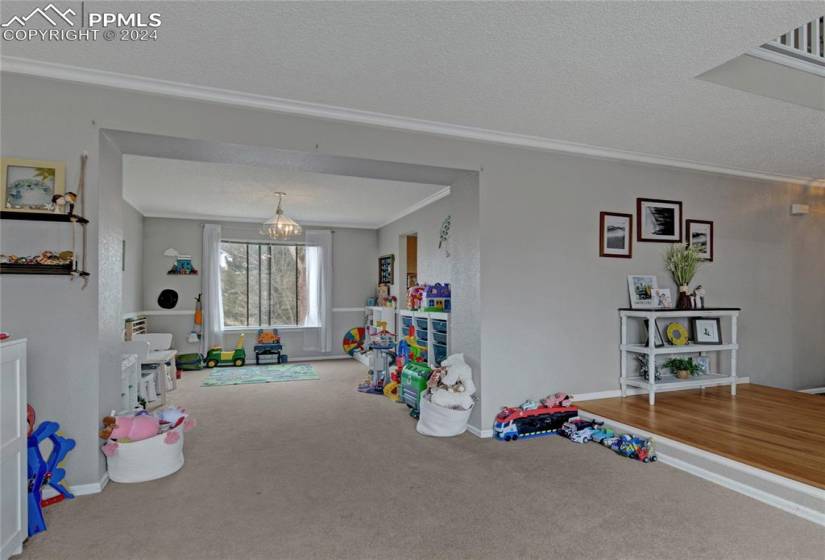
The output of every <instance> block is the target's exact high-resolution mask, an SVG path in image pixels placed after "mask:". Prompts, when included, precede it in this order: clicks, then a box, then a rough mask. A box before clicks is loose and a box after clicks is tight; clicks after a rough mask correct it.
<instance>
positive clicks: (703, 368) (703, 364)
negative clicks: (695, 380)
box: [693, 356, 710, 375]
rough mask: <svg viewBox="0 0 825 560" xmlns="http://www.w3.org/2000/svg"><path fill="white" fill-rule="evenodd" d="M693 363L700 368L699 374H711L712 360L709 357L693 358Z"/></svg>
mask: <svg viewBox="0 0 825 560" xmlns="http://www.w3.org/2000/svg"><path fill="white" fill-rule="evenodd" d="M693 362H694V363H695V364H696V365H697V366H699V373H700V374H701V375H707V374H709V373H710V358H709V357H707V356H698V357H696V358H693Z"/></svg>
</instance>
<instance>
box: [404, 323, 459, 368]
mask: <svg viewBox="0 0 825 560" xmlns="http://www.w3.org/2000/svg"><path fill="white" fill-rule="evenodd" d="M410 326H414V327H415V329H414V330H415V338H416V343H417V344H418V345H419V346H421V347H424V348H426V349H427V364H429V365H430V366H431V367H436V366H438V365H439V364H440V363H441V361H442V360H444V359H445V358H446V357H447V356H449V355H450V314H449V313H443V312H437V311H410V310H407V309H402V310H399V311H398V326H397V327H396V328H397V332H398V337H399V340H400V339H401V338H406V337H407V336H409V334H410Z"/></svg>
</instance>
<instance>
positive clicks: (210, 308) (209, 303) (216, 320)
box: [201, 224, 223, 356]
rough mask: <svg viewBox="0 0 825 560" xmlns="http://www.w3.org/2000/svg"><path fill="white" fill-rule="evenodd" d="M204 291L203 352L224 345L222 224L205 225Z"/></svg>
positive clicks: (202, 274)
mask: <svg viewBox="0 0 825 560" xmlns="http://www.w3.org/2000/svg"><path fill="white" fill-rule="evenodd" d="M201 268H202V270H201V291H202V292H203V297H202V298H201V299H202V303H203V336H202V337H201V354H203V355H204V356H205V355H206V353H207V352H208V351H209V349H211V348H214V347H216V346H223V298H222V297H221V226H219V225H217V224H204V226H203V264H202V266H201Z"/></svg>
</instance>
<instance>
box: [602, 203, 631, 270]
mask: <svg viewBox="0 0 825 560" xmlns="http://www.w3.org/2000/svg"><path fill="white" fill-rule="evenodd" d="M599 256H600V257H619V258H623V259H629V258H631V257H632V256H633V215H632V214H620V213H617V212H602V213H600V214H599Z"/></svg>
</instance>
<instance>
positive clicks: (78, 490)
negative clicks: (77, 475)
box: [69, 472, 109, 496]
mask: <svg viewBox="0 0 825 560" xmlns="http://www.w3.org/2000/svg"><path fill="white" fill-rule="evenodd" d="M107 484H109V473H108V472H106V473H103V476H102V477H101V479H100V481H99V482H92V483H91V484H73V485H71V486H70V487H69V491H70V492H71V493H72V494H74V495H75V496H88V495H89V494H97V493H99V492H103V489H104V488H106V485H107Z"/></svg>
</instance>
